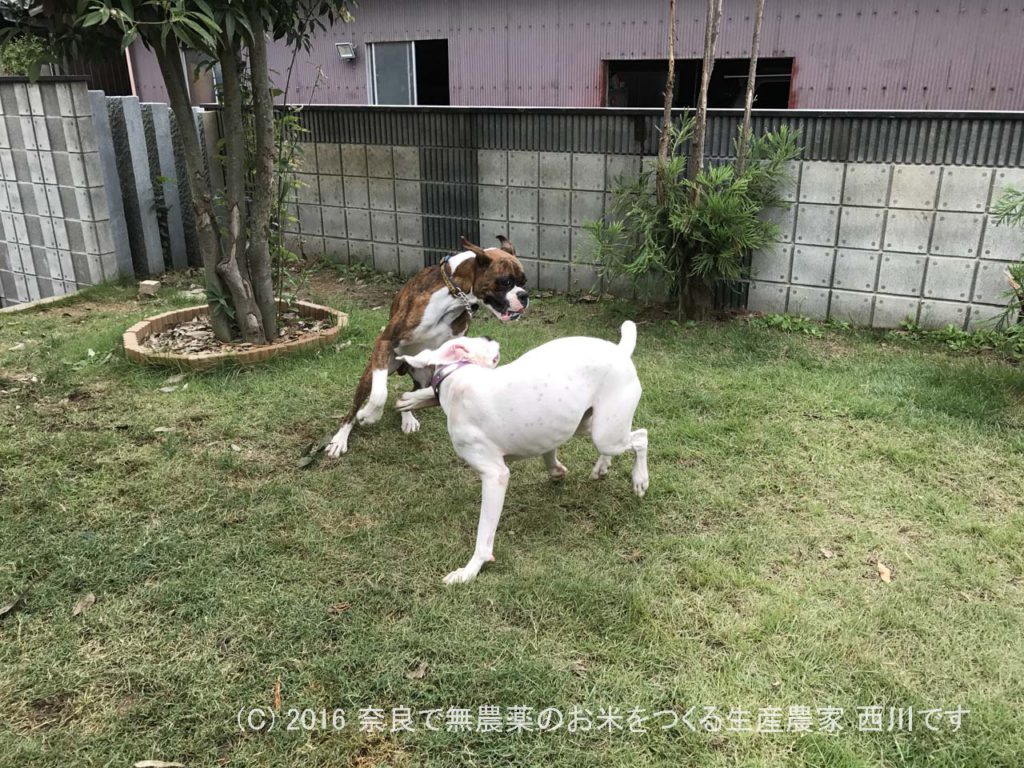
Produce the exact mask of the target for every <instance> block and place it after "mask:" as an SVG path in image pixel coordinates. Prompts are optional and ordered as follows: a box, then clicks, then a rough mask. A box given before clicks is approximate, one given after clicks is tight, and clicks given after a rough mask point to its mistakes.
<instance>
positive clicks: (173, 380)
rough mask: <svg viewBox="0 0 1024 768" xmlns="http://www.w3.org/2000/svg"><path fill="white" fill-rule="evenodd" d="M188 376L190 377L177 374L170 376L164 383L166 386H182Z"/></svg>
mask: <svg viewBox="0 0 1024 768" xmlns="http://www.w3.org/2000/svg"><path fill="white" fill-rule="evenodd" d="M186 376H188V374H187V373H176V374H174V375H173V376H169V377H168V378H167V379H166V380H165V381H164V384H181V382H183V381H184V380H185V377H186Z"/></svg>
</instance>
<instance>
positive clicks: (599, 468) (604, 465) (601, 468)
mask: <svg viewBox="0 0 1024 768" xmlns="http://www.w3.org/2000/svg"><path fill="white" fill-rule="evenodd" d="M610 466H611V460H606V459H605V458H604V457H603V456H602V457H601V458H599V459H598V460H597V463H596V464H594V469H593V471H592V472H591V473H590V479H591V480H604V478H605V476H606V475H607V474H608V467H610Z"/></svg>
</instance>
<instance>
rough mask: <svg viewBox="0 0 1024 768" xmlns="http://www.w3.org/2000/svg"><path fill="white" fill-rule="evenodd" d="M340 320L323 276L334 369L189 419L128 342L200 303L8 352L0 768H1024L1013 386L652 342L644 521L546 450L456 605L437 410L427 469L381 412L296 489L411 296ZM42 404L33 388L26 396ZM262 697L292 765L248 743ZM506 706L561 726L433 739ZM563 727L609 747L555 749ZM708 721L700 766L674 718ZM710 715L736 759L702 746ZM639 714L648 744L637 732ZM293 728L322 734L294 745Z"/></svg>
mask: <svg viewBox="0 0 1024 768" xmlns="http://www.w3.org/2000/svg"><path fill="white" fill-rule="evenodd" d="M353 283H354V277H353V276H352V275H351V274H349V275H348V276H347V277H346V278H345V280H344V282H340V283H339V282H338V280H337V277H336V276H335V275H334V274H333V273H322V274H320V275H319V276H318V277H317V279H316V280H315V281H314V282H313V283H312V285H311V286H310V288H309V289H308V290H307V291H306V293H307V294H308V295H309V296H310V297H311V298H312V299H314V300H321V301H325V302H327V303H330V304H332V305H334V306H337V307H340V308H342V309H344V310H346V311H348V312H349V313H350V315H351V326H350V330H349V331H347V332H346V333H344V334H343V335H342V337H341V339H342V341H341V343H340V344H339V345H337V346H336V347H334V348H330V349H327V350H324V351H321V352H319V353H316V354H308V355H306V356H302V357H296V358H291V359H287V360H281V361H275V362H272V363H271V364H268V365H265V366H263V367H261V368H257V369H254V370H238V369H225V370H220V371H217V372H214V373H210V374H204V375H191V376H189V377H188V378H187V379H186V381H185V382H182V383H187V384H188V386H187V388H182V387H181V385H178V388H177V389H176V390H175V391H173V392H161V391H160V389H161V387H162V386H164V382H165V380H166V379H167V377H168V376H169V375H170V373H169V372H167V371H160V370H147V369H143V368H139V367H136V366H134V365H130V364H128V363H127V362H126V361H125V360H124V358H123V356H122V354H121V352H120V334H121V332H122V331H123V330H124V329H125V328H126V327H127V326H128V325H130V324H131V323H133V322H135V321H136V320H138V319H140V318H142V317H143V316H146V315H149V314H154V313H156V312H158V311H163V310H165V309H168V308H171V307H173V306H179V305H183V301H187V300H182V299H180V298H179V297H178V296H179V295H178V294H177V293H176V292H175V291H173V290H171V289H170V288H167V289H165V290H164V292H163V293H162V294H161V296H160V297H159V298H157V299H156V300H154V301H148V302H145V303H140V302H138V301H137V300H136V299H135V298H134V296H133V293H132V292H131V290H130V289H128V288H122V287H107V288H101V289H97V290H94V291H91V292H87V293H86V294H84V295H82V296H80V297H78V298H76V299H75V300H73V301H71V302H69V303H67V304H65V305H64V306H59V307H53V308H47V309H45V310H42V311H35V312H31V313H27V314H26V313H21V314H16V315H6V316H0V376H2V377H3V378H5V379H6V381H0V606H3V605H5V604H7V603H9V602H10V601H11V600H13V599H14V597H15V596H19V595H20V596H22V597H21V600H20V602H19V603H18V604H17V605H16V606H15V607H14V608H13V609H12V610H10V611H9V612H7V613H6V615H3V616H2V617H0V765H2V766H5V767H6V766H18V767H19V768H22V767H25V768H27V767H30V766H70V765H74V766H130V765H132V764H133V763H134V762H135V761H139V760H147V759H159V760H165V761H174V762H180V763H182V764H184V765H186V766H189V768H194V767H197V766H218V765H224V766H257V765H259V766H303V768H306V767H308V766H332V767H336V766H349V765H352V766H373V765H381V766H384V765H389V766H424V765H426V766H453V765H479V766H489V765H510V766H511V765H530V766H571V767H573V768H575V767H577V766H627V765H665V766H679V765H708V766H733V765H736V766H740V765H742V766H804V765H812V766H828V767H829V768H831V767H833V766H897V765H913V766H929V767H932V766H1017V765H1020V764H1021V760H1022V755H1024V713H1022V705H1024V622H1022V618H1024V554H1022V552H1024V489H1022V484H1021V479H1022V478H1024V372H1022V370H1021V369H1020V368H1018V367H1014V366H1012V365H1010V364H1007V363H1005V362H1001V361H999V360H997V359H994V358H992V357H986V356H978V355H953V354H950V353H947V352H946V351H944V350H942V349H939V348H936V347H930V346H925V345H907V344H900V343H894V342H892V341H889V342H886V341H884V340H883V339H882V338H881V337H880V336H878V335H872V334H869V333H866V332H865V333H856V332H849V331H829V332H828V333H826V334H825V335H824V336H823V337H822V338H815V337H811V336H806V335H802V334H799V333H787V332H784V331H782V330H776V329H768V328H761V327H755V326H752V325H751V324H749V323H746V322H743V321H736V322H731V323H714V324H708V325H706V326H700V327H679V326H678V325H676V324H674V323H671V322H669V321H666V320H659V319H650V318H649V317H648V318H647V320H646V321H645V322H642V323H641V325H640V337H639V343H638V347H637V351H636V355H635V360H636V364H637V368H638V370H639V373H640V378H641V381H642V382H643V383H644V387H645V392H644V398H643V400H642V401H641V404H640V409H639V411H638V413H637V419H636V425H637V426H643V427H646V428H647V429H648V430H649V431H650V446H651V448H650V451H651V452H650V469H651V489H650V492H649V493H648V496H647V497H646V498H644V499H642V500H638V499H636V498H635V497H634V496H633V494H632V493H631V490H630V481H629V467H630V464H631V458H632V457H631V456H625V457H623V458H621V459H619V460H617V461H616V462H615V464H613V468H612V472H611V473H610V475H609V477H608V478H607V479H606V480H604V481H602V482H593V481H591V480H589V479H588V474H589V471H590V467H591V464H592V463H593V460H594V458H595V457H594V453H593V447H592V446H591V445H590V443H589V442H587V441H585V440H576V441H574V442H572V443H570V444H569V445H568V446H567V447H566V449H564V450H563V451H562V454H561V459H562V461H563V462H564V463H565V464H566V465H567V466H568V467H569V470H570V476H569V478H568V479H567V480H566V481H565V482H563V483H561V484H554V483H551V482H550V481H548V479H547V475H546V473H545V471H544V469H543V465H542V462H541V461H540V460H539V459H537V460H534V461H530V462H522V463H517V464H514V465H513V466H512V482H511V487H510V491H509V494H508V497H507V501H506V505H505V513H504V517H503V519H502V521H501V526H500V528H499V530H498V536H497V540H496V545H495V552H496V556H497V562H496V563H494V564H489V565H487V566H485V567H484V569H483V571H482V572H481V575H480V576H479V578H477V580H476V581H474V582H472V583H471V584H469V585H465V586H461V587H453V588H445V587H444V586H443V585H442V583H441V579H442V577H443V576H444V575H445V574H446V573H448V571H450V570H452V569H453V568H456V567H459V566H461V565H463V564H464V563H465V561H466V559H467V558H468V556H469V555H470V553H471V551H472V547H473V541H474V536H475V530H476V523H477V512H478V503H479V499H478V495H479V492H480V484H479V481H478V480H477V478H476V477H475V476H474V475H473V474H472V473H471V471H470V470H468V469H467V468H466V467H464V466H463V465H462V464H461V463H460V461H459V460H458V459H457V457H456V456H455V453H454V452H453V450H452V448H451V445H450V443H449V441H448V437H447V432H446V429H445V424H444V418H443V414H442V413H441V412H440V411H431V412H425V413H424V414H423V418H422V419H421V420H422V422H423V429H422V430H421V431H420V432H419V433H417V434H414V435H409V436H406V435H403V434H401V432H400V431H399V429H398V423H399V418H398V414H397V413H395V412H393V411H389V412H388V413H387V414H386V416H385V418H384V419H383V420H382V422H381V424H379V425H377V426H376V427H373V428H371V429H367V430H357V431H356V432H355V434H354V435H353V438H352V442H351V445H352V452H351V453H350V454H349V455H348V456H345V457H343V458H342V459H341V460H339V461H337V462H327V461H321V462H317V463H316V464H314V465H312V466H311V467H309V468H306V469H299V468H298V467H297V466H296V462H297V460H298V459H299V458H300V456H301V454H302V451H303V447H304V446H306V445H307V444H309V443H310V442H312V441H316V440H318V439H320V438H321V437H323V436H325V435H328V434H330V433H331V432H333V430H334V429H336V427H337V423H338V420H339V418H340V416H341V414H342V413H343V412H344V411H345V410H346V409H347V407H348V405H349V401H350V398H351V394H352V391H353V388H354V386H355V382H356V379H357V377H358V375H359V372H360V371H361V369H362V367H363V365H364V363H365V360H366V357H367V354H368V350H369V345H370V343H371V341H372V339H373V337H374V335H375V333H376V332H377V330H378V329H379V328H380V326H381V325H382V324H383V323H384V321H385V318H386V306H387V303H388V302H387V298H388V297H389V296H390V292H391V290H392V289H393V286H391V285H387V284H379V283H375V284H370V285H363V286H354V285H353ZM631 312H632V309H631V307H630V306H629V305H628V304H624V303H617V302H602V303H597V304H571V303H569V302H567V301H565V300H563V299H556V298H550V299H539V300H537V301H535V302H534V305H533V308H532V311H531V312H530V313H529V314H528V315H527V316H526V318H525V319H524V320H522V321H521V322H520V323H518V324H515V325H511V326H500V325H499V324H498V323H497V322H496V321H494V320H483V321H480V322H479V323H477V324H474V326H473V329H472V330H473V332H474V333H476V334H487V335H491V336H493V337H495V338H497V339H498V340H499V341H500V342H501V343H502V353H503V357H504V358H505V359H513V358H514V357H516V356H518V355H519V354H521V353H522V352H523V351H525V350H526V349H529V348H530V347H532V346H534V345H536V344H539V343H541V342H543V341H545V340H548V339H551V338H555V337H558V336H564V335H573V334H581V333H585V334H589V335H596V336H601V337H604V338H609V339H615V340H617V339H618V330H617V329H618V325H619V324H620V323H621V321H622V320H623V319H624V318H626V317H628V316H630V315H631ZM19 344H24V348H23V349H20V350H15V351H11V350H10V348H11V347H14V346H17V345H19ZM89 350H92V351H93V352H94V354H92V355H90V353H89ZM26 373H31V374H35V375H36V376H37V377H38V382H36V383H31V382H29V383H16V382H14V379H15V378H17V377H18V376H19V375H22V374H26ZM392 382H393V384H392V392H394V390H395V385H396V384H397V386H399V387H400V388H402V389H404V388H406V386H407V384H406V381H404V380H403V381H398V380H397V379H392ZM158 428H173V431H156V430H157V429H158ZM878 562H881V563H883V564H884V565H885V566H886V567H888V568H889V569H890V571H891V574H892V576H891V582H890V583H885V582H883V581H882V579H881V578H880V575H879V567H878V565H877V563H878ZM88 593H92V594H94V595H95V597H96V602H95V605H93V606H92V607H91V608H89V609H88V610H86V611H85V612H84V613H81V615H78V616H72V607H73V606H74V605H75V604H76V602H77V601H79V599H80V598H81V597H82V596H83V595H86V594H88ZM332 606H333V607H334V608H333V609H332ZM277 681H280V701H281V712H280V714H279V715H278V718H279V719H278V721H277V725H276V727H275V729H274V730H271V731H269V732H266V731H263V732H256V731H249V730H247V731H245V732H243V731H242V730H240V728H239V726H238V723H237V717H238V713H239V710H240V709H242V708H243V707H245V708H250V707H256V706H259V707H265V708H271V707H273V706H274V698H275V693H274V691H275V685H276V683H277ZM517 705H519V706H528V707H533V708H534V710H533V713H532V714H533V721H534V727H535V728H536V718H537V714H538V713H539V711H540V710H543V709H545V708H550V707H554V708H558V709H559V710H561V712H562V715H563V717H564V719H565V720H564V722H563V724H562V726H561V727H560V728H559V729H558V730H549V731H545V732H537V731H536V730H535V731H533V732H530V733H519V734H512V733H489V732H469V733H466V732H458V731H452V732H449V731H448V730H446V729H445V720H444V718H445V717H446V716H447V710H448V708H450V707H464V708H469V709H471V710H472V713H473V714H474V715H477V714H478V713H479V710H478V708H479V707H480V706H498V707H501V708H502V710H501V712H502V714H503V715H504V716H506V717H513V716H514V715H513V713H512V712H510V711H509V709H508V708H510V707H513V706H517ZM875 705H877V706H882V707H884V708H885V712H884V722H883V730H882V731H881V732H877V731H868V730H861V729H860V728H859V727H858V725H859V723H858V718H859V714H858V711H857V707H867V706H875ZM574 706H576V707H579V708H580V709H588V710H590V711H591V713H592V716H593V717H594V718H597V717H598V716H599V715H600V712H601V710H608V709H609V708H616V709H617V710H618V713H619V714H621V715H622V716H623V719H622V721H620V723H619V725H620V727H619V728H618V729H617V728H615V727H614V726H615V721H614V720H613V721H612V722H611V724H610V725H609V723H608V721H607V719H606V720H604V721H603V722H604V723H605V727H604V728H602V729H601V730H596V724H595V729H593V730H590V731H583V730H576V732H574V733H569V732H568V730H567V729H568V725H567V724H568V721H569V714H570V710H571V708H572V707H574ZM805 706H806V707H810V708H811V713H812V722H811V725H810V727H811V729H812V732H811V733H802V732H790V733H786V732H783V733H772V732H771V728H772V726H771V720H772V717H773V715H772V713H771V711H770V710H769V709H767V708H772V707H778V708H781V728H782V729H785V728H786V727H787V725H792V726H794V727H799V726H800V723H801V722H802V712H801V710H799V709H796V710H793V712H792V713H791V712H790V707H805ZM958 706H962V707H963V708H964V709H967V710H969V714H967V715H964V717H963V721H962V727H961V728H960V729H959V730H958V731H954V730H953V728H952V726H951V725H950V723H949V722H948V720H947V719H945V718H943V719H942V720H941V722H940V723H939V725H938V726H937V730H936V731H935V732H932V731H929V730H928V729H927V728H926V727H925V725H924V723H923V714H922V712H923V710H926V709H934V708H941V709H944V710H952V709H956V708H957V707H958ZM367 707H377V708H380V709H382V710H384V711H385V714H386V715H387V719H386V723H390V720H391V714H392V713H391V710H392V709H393V708H402V707H408V708H410V709H411V710H413V712H414V713H416V712H417V711H419V712H422V711H423V710H431V709H442V710H445V712H442V713H441V715H440V716H439V717H437V718H435V719H434V720H433V723H434V724H435V725H440V728H441V730H439V731H436V732H432V731H428V730H427V729H426V727H425V725H424V719H423V717H422V716H421V715H417V716H416V719H415V721H414V722H415V732H412V733H408V732H399V733H392V732H390V730H385V731H384V732H379V731H360V730H359V722H358V711H359V709H361V708H367ZM691 707H695V709H694V710H693V712H694V714H692V715H691V717H690V720H691V721H692V722H694V724H695V725H696V726H697V732H693V731H691V730H689V728H687V727H686V726H685V725H684V724H683V723H682V722H681V721H680V722H679V723H678V724H677V726H676V727H675V728H669V729H662V726H663V725H667V724H669V716H667V715H662V716H660V717H658V718H655V717H653V715H654V713H656V712H659V711H667V710H675V711H676V712H677V713H678V714H679V715H680V716H681V715H683V714H685V713H686V712H687V710H689V709H690V708H691ZM705 707H715V708H716V709H715V710H714V711H713V714H715V715H717V716H719V717H721V718H722V723H721V728H720V729H718V730H717V731H716V730H715V728H714V726H715V721H714V719H713V718H706V720H705V723H706V725H708V726H710V727H711V730H710V731H709V730H704V729H703V728H702V726H701V725H700V723H698V722H696V721H698V720H699V719H700V718H701V717H702V716H703V715H704V714H705V712H707V710H705V709H704V708H705ZM824 707H841V708H843V710H844V714H843V716H842V718H841V720H840V724H841V726H842V730H841V731H839V732H838V733H833V734H829V733H823V732H821V731H820V725H821V723H822V720H821V718H820V717H819V713H818V712H817V710H818V708H824ZM890 707H895V708H908V707H913V708H914V709H915V711H916V717H915V721H914V723H913V726H912V729H911V730H909V731H908V730H906V729H905V728H904V729H903V730H899V729H896V730H893V731H889V730H888V727H889V719H890V713H889V708H890ZM336 708H341V709H344V710H345V712H346V718H347V720H346V724H345V727H344V728H341V729H339V730H335V729H334V728H333V724H332V722H331V713H332V712H333V710H334V709H336ZM634 708H635V709H637V710H638V712H637V713H636V718H635V719H634V721H633V724H634V725H635V726H637V727H644V728H646V729H647V732H646V733H630V732H629V730H628V727H629V721H627V720H626V715H628V713H629V712H630V710H632V709H634ZM740 708H742V709H743V710H744V711H745V712H746V713H747V715H746V718H744V717H743V716H740V715H737V713H735V712H734V713H733V715H734V717H735V719H734V720H732V721H730V720H729V719H728V715H729V712H730V710H736V709H740ZM289 709H298V710H303V709H311V710H315V711H320V710H327V711H328V714H327V720H326V723H325V722H323V721H321V720H319V719H317V721H316V723H315V725H316V726H317V727H315V728H308V727H303V728H300V729H299V730H295V731H289V730H287V727H286V726H287V725H288V724H289V722H290V720H292V719H293V718H291V717H289V715H288V710H289ZM761 710H764V712H761ZM765 712H767V714H764V713H765ZM790 714H793V715H794V718H793V719H792V720H790ZM761 715H764V717H765V718H766V720H765V727H764V728H762V730H761V732H758V733H746V732H741V731H740V728H742V727H744V726H752V725H753V726H756V725H757V721H758V718H759V716H761ZM549 717H551V718H554V715H553V714H552V713H549ZM640 718H649V719H647V720H643V721H642V723H641V722H640ZM598 722H602V721H598ZM312 724H313V723H311V722H310V721H309V720H307V721H306V725H307V726H309V725H312ZM581 724H582V723H581ZM552 725H553V721H552ZM324 726H326V727H324ZM474 727H476V726H474ZM386 728H387V725H386Z"/></svg>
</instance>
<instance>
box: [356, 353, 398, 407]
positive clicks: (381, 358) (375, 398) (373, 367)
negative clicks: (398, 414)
mask: <svg viewBox="0 0 1024 768" xmlns="http://www.w3.org/2000/svg"><path fill="white" fill-rule="evenodd" d="M393 365H394V350H393V348H392V343H391V339H390V337H385V336H381V337H380V338H379V339H377V343H376V344H374V345H373V352H372V353H371V355H370V364H369V366H368V370H369V372H370V396H369V397H368V398H367V400H366V405H364V406H363V407H362V408H360V409H359V410H357V411H356V414H355V421H356V423H357V424H358V425H359V426H364V425H366V424H376V423H377V422H378V421H380V417H381V416H382V415H383V414H384V405H385V403H387V401H388V375H389V374H390V373H391V369H392V366H393ZM363 376H364V377H365V376H366V372H364V373H363ZM359 383H360V384H362V381H360V382H359ZM357 394H358V392H357Z"/></svg>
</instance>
